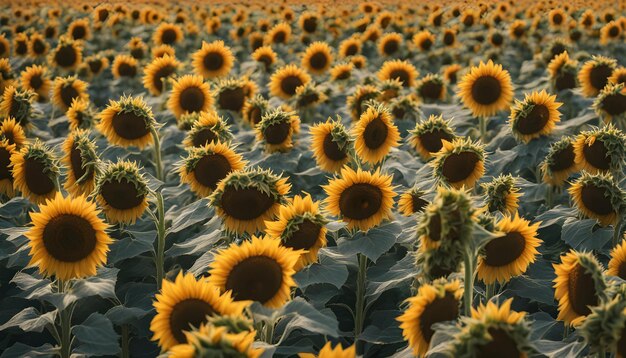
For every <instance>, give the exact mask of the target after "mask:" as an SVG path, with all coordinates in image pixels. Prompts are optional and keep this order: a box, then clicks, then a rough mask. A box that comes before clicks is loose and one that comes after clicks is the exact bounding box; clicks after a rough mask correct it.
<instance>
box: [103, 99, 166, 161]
mask: <svg viewBox="0 0 626 358" xmlns="http://www.w3.org/2000/svg"><path fill="white" fill-rule="evenodd" d="M155 124H156V122H155V120H154V115H153V114H152V109H151V108H150V107H148V105H147V104H146V102H145V101H144V100H143V98H141V97H130V96H122V97H121V98H120V100H119V101H113V100H109V105H108V106H107V107H106V108H105V109H104V110H103V111H102V112H100V122H99V123H98V130H99V131H100V132H101V133H102V134H103V135H104V136H105V137H106V138H107V140H108V141H109V142H111V143H112V144H115V145H119V146H122V147H129V146H136V147H138V148H140V149H143V148H144V147H146V146H147V145H149V144H151V143H152V141H153V137H152V134H151V130H152V128H153V127H154V125H155Z"/></svg>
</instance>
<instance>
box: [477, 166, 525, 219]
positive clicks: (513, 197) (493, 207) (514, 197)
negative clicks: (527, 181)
mask: <svg viewBox="0 0 626 358" xmlns="http://www.w3.org/2000/svg"><path fill="white" fill-rule="evenodd" d="M481 186H482V188H483V191H484V193H485V196H486V198H485V204H486V205H485V206H486V209H487V210H488V211H489V212H495V211H499V212H501V213H502V214H509V215H513V214H515V213H517V208H518V206H519V198H520V197H521V196H522V194H521V193H519V188H518V187H516V186H515V178H514V177H513V176H512V175H511V174H508V175H503V174H500V175H499V176H497V177H495V178H493V180H491V181H490V182H488V183H483V184H481Z"/></svg>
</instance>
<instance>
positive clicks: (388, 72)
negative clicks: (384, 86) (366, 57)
mask: <svg viewBox="0 0 626 358" xmlns="http://www.w3.org/2000/svg"><path fill="white" fill-rule="evenodd" d="M418 75H419V73H418V71H417V69H416V68H415V66H413V65H412V64H411V63H410V62H408V61H402V60H389V61H385V62H384V63H383V65H382V67H381V68H380V70H379V71H378V79H380V80H381V81H386V80H392V79H397V80H400V82H401V83H402V86H403V87H413V86H414V85H415V79H416V78H417V76H418Z"/></svg>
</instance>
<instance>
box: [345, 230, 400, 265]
mask: <svg viewBox="0 0 626 358" xmlns="http://www.w3.org/2000/svg"><path fill="white" fill-rule="evenodd" d="M400 232H402V227H401V226H400V225H398V224H397V223H395V222H389V223H386V224H384V225H381V226H378V227H375V228H373V229H371V230H369V231H367V232H365V233H363V232H358V233H357V234H356V235H354V237H353V238H352V239H346V238H340V239H339V242H338V243H337V245H338V247H339V252H341V253H342V254H344V255H347V256H355V255H356V254H363V255H365V256H367V258H369V259H370V260H372V261H374V262H376V260H378V258H379V257H380V256H382V254H384V253H385V252H387V251H388V250H389V249H391V247H393V245H394V244H395V243H396V238H397V236H398V235H399V234H400Z"/></svg>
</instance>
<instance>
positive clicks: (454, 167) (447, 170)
mask: <svg viewBox="0 0 626 358" xmlns="http://www.w3.org/2000/svg"><path fill="white" fill-rule="evenodd" d="M479 159H480V158H479V157H478V155H476V153H473V152H461V153H453V154H450V155H449V156H448V157H447V158H446V159H445V161H444V162H443V167H442V169H441V173H442V174H443V176H444V177H445V178H446V180H447V181H448V182H449V183H457V182H460V181H463V180H465V179H467V178H469V177H470V176H471V175H472V173H473V172H474V170H475V169H476V163H478V161H479Z"/></svg>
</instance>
